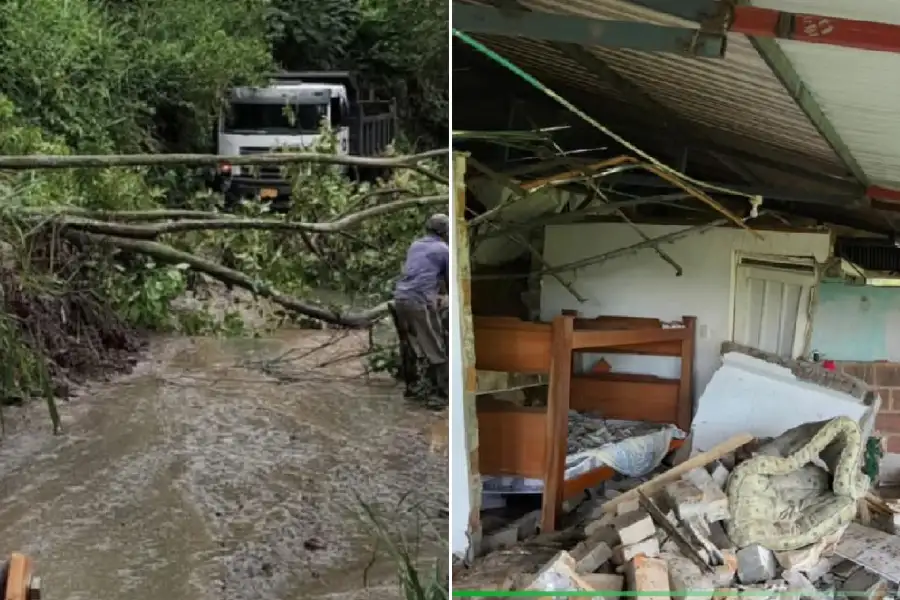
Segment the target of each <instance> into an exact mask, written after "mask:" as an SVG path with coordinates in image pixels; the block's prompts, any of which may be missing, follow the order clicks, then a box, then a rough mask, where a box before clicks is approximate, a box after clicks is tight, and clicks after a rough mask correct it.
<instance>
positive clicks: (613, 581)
mask: <svg viewBox="0 0 900 600" xmlns="http://www.w3.org/2000/svg"><path fill="white" fill-rule="evenodd" d="M582 579H584V581H585V583H587V584H588V585H590V586H591V587H592V588H593V589H595V590H604V591H610V592H621V591H622V588H624V587H625V578H624V577H622V576H621V575H616V574H615V573H591V574H590V575H585V576H584V577H583V578H582ZM604 597H606V598H608V597H609V596H604Z"/></svg>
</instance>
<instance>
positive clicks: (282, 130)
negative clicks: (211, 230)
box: [214, 72, 396, 201]
mask: <svg viewBox="0 0 900 600" xmlns="http://www.w3.org/2000/svg"><path fill="white" fill-rule="evenodd" d="M323 124H328V125H330V127H331V130H332V131H333V132H334V134H335V136H336V137H337V148H336V152H337V153H338V154H356V155H363V156H373V155H377V154H381V153H382V152H384V150H385V148H386V147H387V146H388V145H389V144H390V143H391V142H392V141H393V138H394V135H395V132H396V110H395V109H394V104H393V102H388V103H385V102H377V101H360V100H359V99H358V94H357V88H356V85H355V81H354V79H353V77H352V76H351V75H350V74H349V73H313V72H309V73H282V74H279V75H276V76H273V77H272V79H271V81H270V84H269V85H268V86H266V87H256V88H251V87H243V88H234V89H233V90H231V93H230V95H229V101H228V106H227V108H226V110H225V111H223V113H222V114H221V115H220V118H219V123H218V128H217V132H216V153H217V154H219V155H220V156H222V157H223V161H222V163H221V164H220V166H219V169H218V172H217V174H216V177H215V184H214V185H215V187H217V188H219V191H222V192H224V193H225V194H226V196H227V197H230V198H232V199H240V198H248V197H258V198H260V199H261V200H273V201H274V200H276V199H283V198H285V197H288V198H289V197H290V192H291V190H290V182H289V181H287V180H286V178H285V177H284V175H283V168H282V167H281V166H280V165H262V166H259V167H239V166H231V165H230V164H229V163H228V160H227V159H228V157H231V156H246V155H250V154H267V153H272V152H278V151H294V152H302V151H311V150H312V149H313V148H314V147H315V146H316V144H317V143H318V142H319V138H320V137H321V134H320V128H321V127H322V125H323Z"/></svg>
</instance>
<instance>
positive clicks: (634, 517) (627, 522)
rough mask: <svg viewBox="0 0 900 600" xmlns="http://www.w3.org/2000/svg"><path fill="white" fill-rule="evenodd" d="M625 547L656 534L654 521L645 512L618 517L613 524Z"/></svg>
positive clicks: (635, 512)
mask: <svg viewBox="0 0 900 600" xmlns="http://www.w3.org/2000/svg"><path fill="white" fill-rule="evenodd" d="M612 526H613V529H615V530H616V533H618V534H619V541H620V542H622V544H623V545H625V546H627V545H629V544H635V543H637V542H640V541H643V540H646V539H647V538H649V537H652V536H654V535H655V534H656V527H655V526H654V525H653V519H651V518H650V515H648V514H647V513H645V512H644V511H634V512H629V513H625V514H624V515H619V516H617V517H616V518H615V519H614V520H613V522H612Z"/></svg>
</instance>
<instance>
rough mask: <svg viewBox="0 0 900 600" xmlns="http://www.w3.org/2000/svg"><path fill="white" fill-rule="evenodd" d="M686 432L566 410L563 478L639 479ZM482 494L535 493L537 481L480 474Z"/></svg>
mask: <svg viewBox="0 0 900 600" xmlns="http://www.w3.org/2000/svg"><path fill="white" fill-rule="evenodd" d="M685 437H686V433H685V432H683V431H681V430H680V429H679V428H678V427H676V426H674V425H660V424H657V423H646V422H643V421H620V420H613V419H604V418H602V417H596V416H593V415H589V414H585V413H580V412H577V411H574V410H571V411H569V444H568V448H567V455H566V468H565V479H566V481H569V480H571V479H575V478H577V477H580V476H581V475H584V474H585V473H589V472H591V471H594V470H596V469H599V468H601V467H611V468H612V469H614V470H615V471H617V472H619V473H621V474H623V475H626V476H628V477H642V476H644V475H646V474H647V473H649V472H651V471H652V470H653V469H655V468H656V467H658V466H659V464H660V463H661V462H662V459H663V458H664V457H665V456H666V454H667V453H668V452H669V446H670V444H671V442H672V440H673V439H684V438H685ZM482 482H483V485H484V493H485V494H539V493H541V491H542V490H543V489H544V482H543V480H541V479H531V478H527V477H517V476H507V475H501V476H489V475H483V476H482Z"/></svg>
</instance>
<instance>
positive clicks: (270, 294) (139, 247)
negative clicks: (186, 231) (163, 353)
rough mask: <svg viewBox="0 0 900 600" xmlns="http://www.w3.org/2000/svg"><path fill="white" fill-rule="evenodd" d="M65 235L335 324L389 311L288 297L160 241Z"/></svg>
mask: <svg viewBox="0 0 900 600" xmlns="http://www.w3.org/2000/svg"><path fill="white" fill-rule="evenodd" d="M63 235H64V236H65V237H67V238H68V239H71V240H72V241H75V242H79V243H84V242H92V243H96V244H106V245H110V246H114V247H116V248H119V249H120V250H128V251H130V252H135V253H138V254H143V255H145V256H150V257H152V258H154V259H156V260H157V261H159V262H160V263H166V264H186V265H188V266H189V267H190V268H191V269H193V270H195V271H197V272H198V273H203V274H205V275H209V276H210V277H212V278H214V279H217V280H219V281H221V282H223V283H228V284H231V285H234V286H236V287H239V288H243V289H245V290H247V291H249V292H252V293H253V294H255V295H257V296H259V297H261V298H266V299H268V300H271V301H272V302H274V303H276V304H279V305H281V306H283V307H284V308H286V309H288V310H290V311H292V312H296V313H299V314H301V315H305V316H307V317H311V318H313V319H318V320H320V321H324V322H325V323H329V324H331V325H340V326H342V327H352V328H363V327H367V326H369V325H370V324H372V323H373V322H374V321H376V320H377V319H379V318H381V317H382V316H384V315H385V314H387V302H383V303H381V304H379V305H377V306H375V307H373V308H370V309H368V310H365V311H361V312H357V313H342V312H338V311H334V310H331V309H328V308H325V307H322V306H318V305H315V304H310V303H307V302H303V301H302V300H298V299H296V298H292V297H290V296H286V295H284V294H282V293H280V292H279V291H277V290H276V289H275V288H273V287H272V286H270V285H268V284H266V283H265V282H262V281H259V280H256V279H254V278H252V277H250V276H249V275H247V274H245V273H241V272H240V271H236V270H234V269H229V268H228V267H225V266H223V265H220V264H218V263H215V262H212V261H209V260H206V259H204V258H200V257H198V256H195V255H193V254H189V253H187V252H182V251H181V250H176V249H175V248H172V247H171V246H167V245H166V244H161V243H159V242H154V241H149V240H136V239H130V238H123V237H116V236H111V235H100V234H95V233H88V232H84V231H74V230H68V231H64V232H63Z"/></svg>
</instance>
